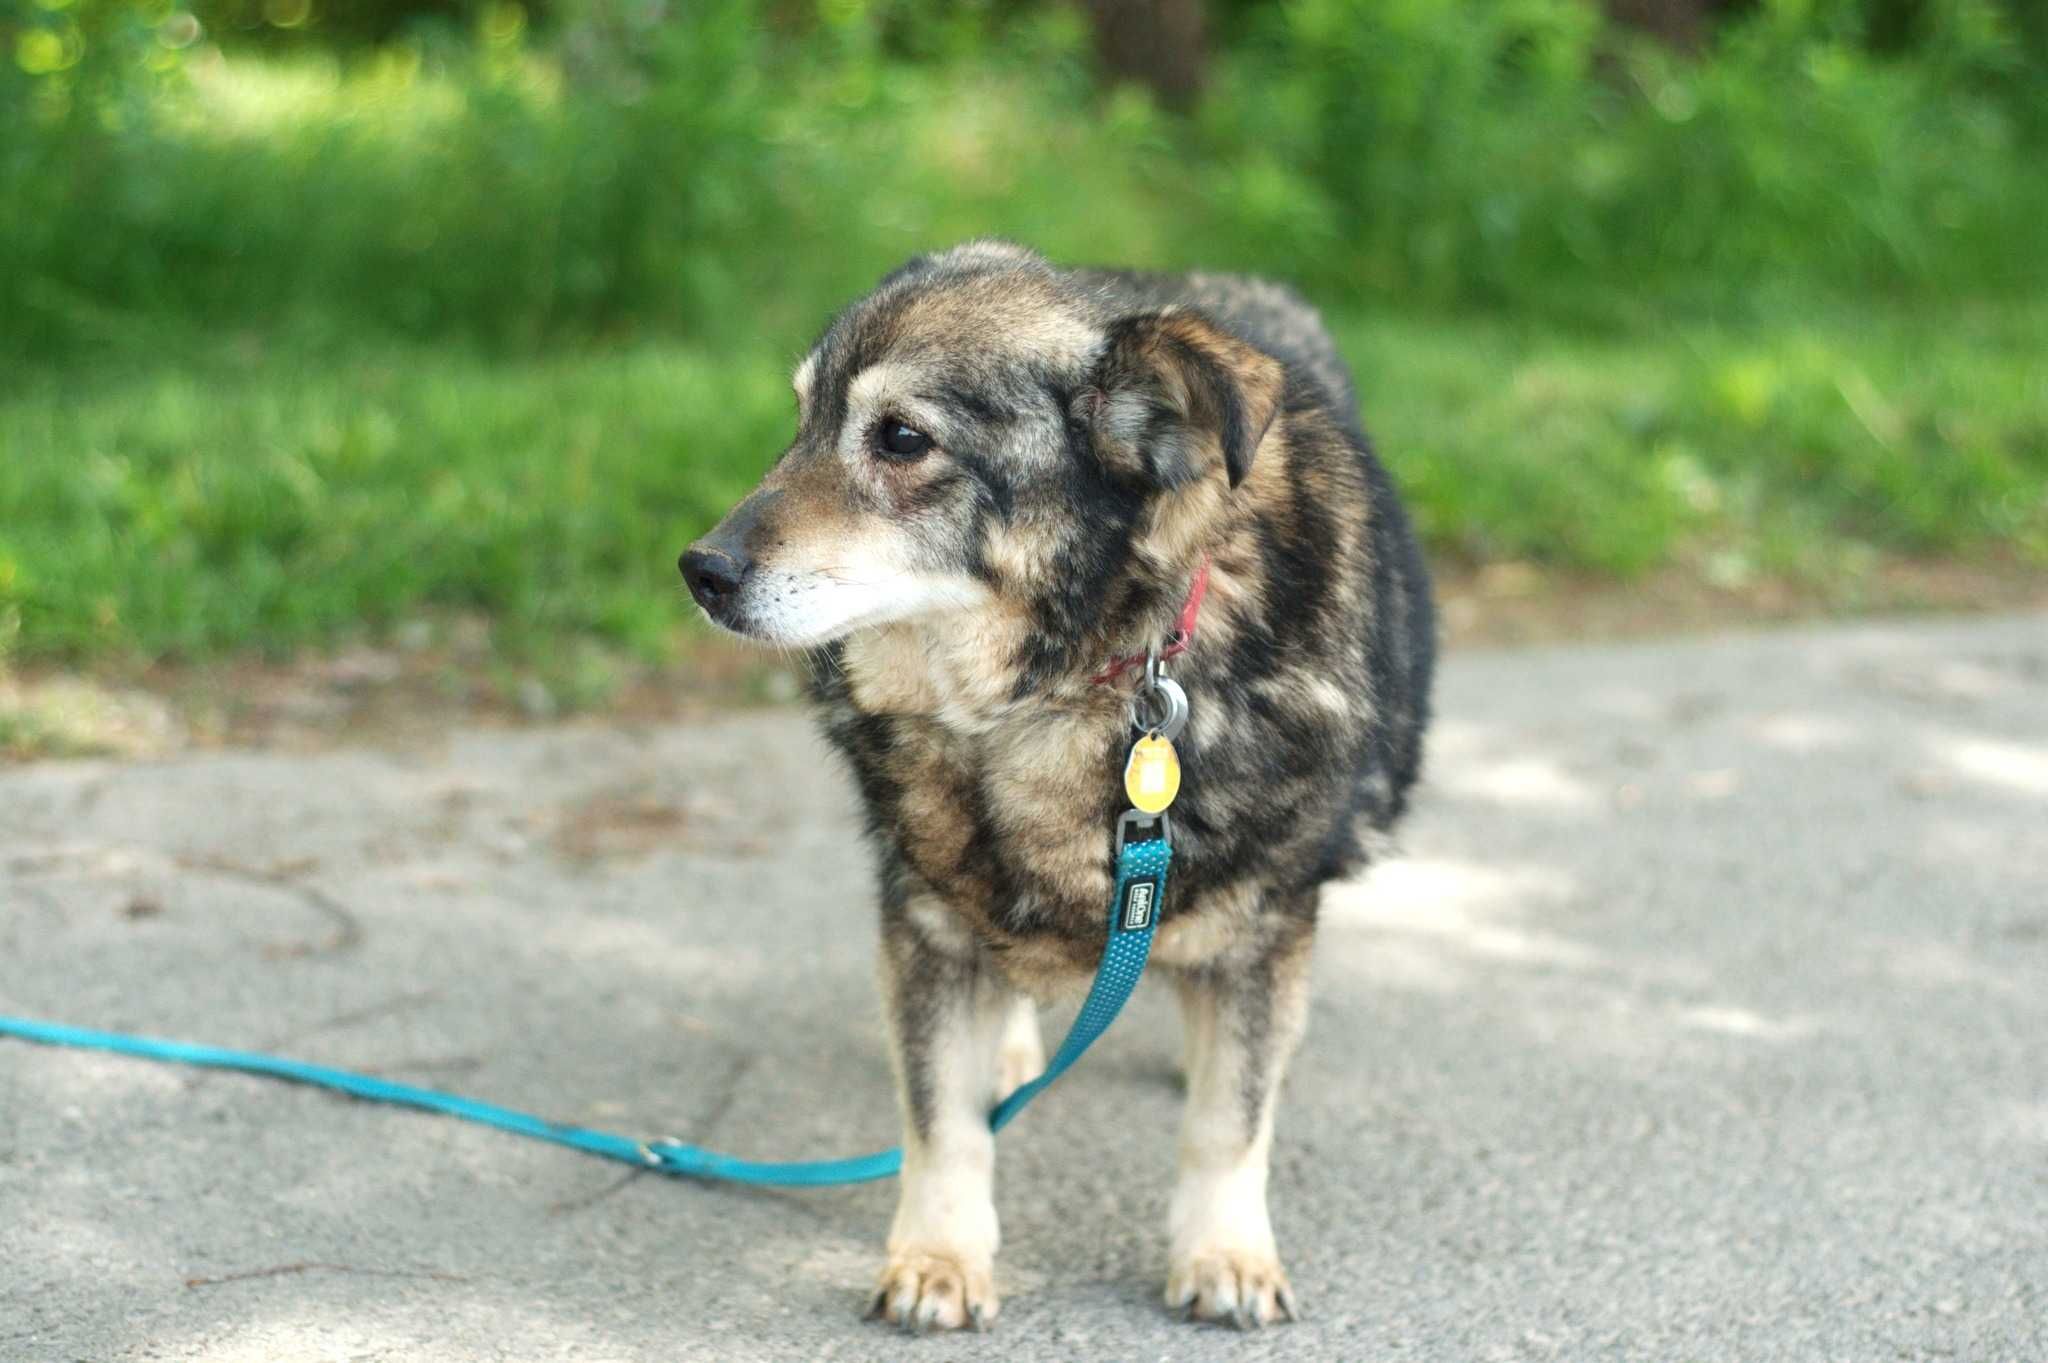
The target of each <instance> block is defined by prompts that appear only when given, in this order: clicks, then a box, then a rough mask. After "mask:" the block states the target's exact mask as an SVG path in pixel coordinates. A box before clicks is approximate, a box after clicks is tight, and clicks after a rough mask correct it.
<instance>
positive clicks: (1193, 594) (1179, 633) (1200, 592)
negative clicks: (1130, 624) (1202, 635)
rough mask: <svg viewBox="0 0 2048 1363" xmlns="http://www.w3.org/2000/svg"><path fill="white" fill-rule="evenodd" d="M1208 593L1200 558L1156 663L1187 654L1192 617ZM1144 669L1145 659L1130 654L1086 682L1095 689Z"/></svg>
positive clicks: (1205, 566)
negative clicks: (1198, 565)
mask: <svg viewBox="0 0 2048 1363" xmlns="http://www.w3.org/2000/svg"><path fill="white" fill-rule="evenodd" d="M1208 590H1209V559H1208V557H1207V556H1206V555H1204V556H1203V559H1202V566H1201V567H1199V568H1197V569H1195V580H1194V581H1193V582H1191V583H1189V584H1188V599H1187V600H1185V601H1183V602H1181V606H1180V616H1179V618H1178V619H1176V620H1175V621H1174V622H1173V637H1172V638H1171V639H1169V640H1167V642H1166V647H1165V648H1163V649H1161V650H1159V658H1160V661H1162V662H1164V661H1165V660H1166V659H1168V658H1178V657H1179V656H1180V655H1181V654H1183V653H1185V652H1187V651H1188V645H1189V644H1190V643H1191V642H1193V640H1194V637H1195V616H1196V615H1197V614H1199V613H1200V612H1201V609H1202V597H1203V596H1204V595H1206V594H1207V593H1208ZM1144 665H1145V655H1144V654H1142V653H1133V654H1131V655H1130V656H1129V657H1126V658H1118V659H1117V660H1116V661H1114V662H1112V663H1111V664H1110V665H1109V666H1108V667H1106V668H1104V669H1103V670H1102V671H1100V672H1098V673H1096V674H1095V675H1094V676H1092V677H1090V678H1089V679H1088V680H1090V681H1092V682H1094V683H1095V684H1096V685H1097V686H1101V685H1103V684H1104V683H1105V682H1113V681H1115V680H1116V679H1117V678H1118V677H1121V676H1122V675H1123V674H1124V673H1126V672H1128V671H1130V670H1131V669H1132V668H1134V667H1143V666H1144Z"/></svg>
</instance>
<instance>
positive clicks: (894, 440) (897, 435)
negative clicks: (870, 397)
mask: <svg viewBox="0 0 2048 1363" xmlns="http://www.w3.org/2000/svg"><path fill="white" fill-rule="evenodd" d="M875 443H876V445H877V447H878V448H879V449H880V450H881V452H882V455H883V457H885V458H888V459H916V458H918V457H919V456H920V455H922V454H923V453H924V452H925V451H926V450H928V449H930V448H931V447H932V438H931V437H930V436H928V435H926V434H925V433H924V432H923V431H920V430H917V429H915V428H914V427H910V426H906V425H904V424H903V423H902V422H900V421H885V422H883V423H882V426H881V429H880V430H879V431H877V432H876V433H875Z"/></svg>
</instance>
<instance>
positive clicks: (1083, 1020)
mask: <svg viewBox="0 0 2048 1363" xmlns="http://www.w3.org/2000/svg"><path fill="white" fill-rule="evenodd" d="M1172 860H1173V848H1172V845H1171V844H1170V843H1169V842H1168V841H1167V840H1166V839H1165V838H1163V837H1162V838H1159V839H1156V840H1154V841H1151V842H1140V843H1130V844H1127V845H1125V846H1124V847H1123V848H1122V849H1121V850H1120V851H1119V852H1118V854H1117V875H1116V890H1115V893H1114V894H1112V895H1111V896H1110V920H1109V941H1108V943H1107V945H1106V946H1105V947H1104V949H1103V953H1102V963H1101V964H1100V965H1099V966H1098V967H1097V968H1096V972H1095V983H1094V984H1093V985H1092V986H1091V987H1090V988H1089V990H1088V998H1087V1001H1086V1002H1084V1003H1083V1004H1082V1005H1081V1012H1080V1014H1079V1015H1078V1016H1076V1017H1075V1019H1074V1025H1073V1027H1072V1029H1071V1030H1069V1031H1068V1033H1067V1037H1066V1040H1065V1041H1062V1042H1061V1043H1060V1048H1059V1050H1058V1051H1057V1052H1055V1053H1054V1055H1053V1058H1052V1060H1051V1061H1050V1062H1049V1063H1048V1064H1047V1065H1046V1067H1045V1073H1043V1074H1041V1075H1039V1076H1038V1078H1036V1079H1034V1080H1032V1081H1031V1082H1030V1083H1028V1084H1025V1085H1023V1086H1021V1087H1019V1088H1018V1089H1017V1091H1016V1092H1015V1093H1012V1094H1011V1095H1010V1096H1009V1097H1008V1098H1006V1099H1004V1100H1003V1102H1002V1103H1001V1104H1000V1105H999V1106H998V1107H997V1108H996V1109H995V1111H994V1112H992V1113H990V1114H989V1127H990V1129H991V1130H995V1131H1000V1130H1001V1129H1002V1128H1003V1127H1004V1126H1006V1125H1008V1123H1009V1121H1010V1119H1011V1118H1012V1117H1015V1116H1016V1115H1017V1113H1018V1112H1019V1111H1021V1110H1022V1109H1023V1107H1024V1105H1025V1104H1026V1103H1028V1102H1030V1101H1031V1100H1032V1099H1033V1098H1035V1097H1036V1096H1037V1095H1038V1094H1039V1093H1040V1092H1041V1091H1042V1090H1043V1089H1044V1088H1045V1087H1046V1086H1047V1085H1048V1084H1050V1083H1052V1081H1053V1080H1055V1079H1057V1078H1059V1076H1060V1075H1062V1074H1064V1073H1065V1072H1066V1070H1067V1069H1068V1067H1069V1066H1071V1065H1072V1064H1073V1063H1074V1062H1075V1061H1076V1060H1079V1059H1080V1058H1081V1054H1082V1052H1084V1051H1086V1050H1087V1049H1088V1047H1089V1046H1090V1045H1092V1044H1094V1041H1095V1039H1096V1038H1097V1037H1099V1036H1101V1035H1102V1034H1103V1033H1104V1032H1106V1031H1108V1030H1109V1025H1110V1024H1111V1023H1112V1022H1114V1021H1116V1016H1117V1014H1118V1013H1120V1012H1122V1011H1123V1006H1124V1003H1125V1001H1126V1000H1128V999H1129V998H1130V996H1131V991H1132V990H1133V989H1135V988H1137V985H1138V979H1139V977H1140V976H1142V975H1143V974H1144V972H1145V961H1146V958H1147V957H1148V956H1150V954H1151V951H1152V933H1153V929H1154V928H1155V926H1156V925H1157V922H1158V917H1159V915H1158V911H1157V905H1158V903H1159V900H1160V897H1161V896H1162V895H1163V893H1164V892H1165V889H1166V870H1167V866H1168V864H1169V863H1170V862H1171V861H1172ZM0 1036H13V1037H19V1038H21V1039H22V1040H24V1041H36V1042H41V1043H42V1044H44V1045H46V1046H70V1047H76V1048H81V1049H85V1050H95V1051H109V1052H112V1053H113V1054H116V1055H127V1056H135V1057H137V1058H140V1059H144V1060H161V1061H165V1062H167V1063H170V1064H177V1065H196V1066H200V1067H203V1068H208V1069H221V1070H239V1071H241V1072H242V1073H244V1074H258V1075H265V1076H268V1077H270V1078H273V1079H284V1080H289V1081H291V1082H292V1083H298V1084H310V1085H312V1086H314V1087H316V1088H324V1089H329V1090H331V1091H333V1092H336V1093H343V1094H347V1095H348V1096H349V1097H351V1098H363V1099H367V1100H369V1101H371V1102H376V1103H391V1104H394V1105H397V1106H399V1107H411V1108H418V1109H420V1110H422V1111H425V1112H437V1113H440V1114H442V1115H444V1116H449V1117H459V1118H461V1119H462V1120H464V1121H469V1122H477V1123H480V1124H482V1125H484V1126H492V1127H496V1128H498V1129H499V1130H501V1131H510V1132H512V1133H513V1134H515V1135H520V1136H525V1137H528V1138H529V1139H532V1140H537V1141H552V1142H554V1143H555V1144H556V1145H565V1146H568V1147H569V1148H570V1149H572V1150H581V1151H583V1152H584V1153H585V1154H590V1155H598V1156H602V1157H603V1158H605V1159H612V1160H618V1161H619V1162H621V1163H623V1164H636V1165H640V1166H642V1167H645V1168H651V1169H657V1170H660V1171H661V1172H662V1173H665V1174H676V1175H682V1176H687V1177H691V1178H706V1179H717V1180H720V1181H723V1182H727V1183H753V1184H762V1185H772V1186H776V1187H826V1186H830V1185H834V1184H841V1183H866V1182H870V1181H872V1180H875V1179H882V1178H889V1177H891V1176H893V1175H894V1174H896V1173H897V1172H898V1171H900V1170H901V1169H902V1167H903V1151H902V1150H901V1149H900V1148H898V1149H892V1150H879V1151H876V1152H875V1153H874V1154H872V1155H857V1156H853V1157H851V1158H847V1159H835V1160H749V1159H740V1158H738V1157H736V1156H733V1155H722V1154H720V1153H719V1152H717V1151H716V1150H706V1149H703V1148H702V1147H700V1146H695V1145H687V1144H684V1143H683V1142H681V1141H668V1140H661V1141H636V1140H632V1139H629V1138H628V1137H625V1136H619V1135H615V1134H613V1133H611V1132H609V1131H597V1130H593V1129H591V1128H589V1127H582V1126H570V1125H567V1124H566V1123H562V1122H551V1121H548V1120H546V1119H545V1118H542V1117H536V1116H534V1115H533V1114H531V1113H527V1112H519V1111H517V1110H515V1109H512V1108H507V1107H499V1106H498V1105H496V1104H495V1103H485V1102H480V1101H478V1100H477V1099H474V1098H464V1097H461V1096H460V1095H458V1094H453V1093H441V1092H438V1091H436V1090H434V1089H425V1088H419V1087H416V1086H414V1085H412V1084H400V1083H394V1082H393V1081H391V1080H388V1079H378V1078H376V1077H374V1076H372V1075H367V1074H358V1073H356V1072H354V1071H352V1070H338V1069H332V1068H329V1067H328V1066H325V1065H311V1064H307V1063H306V1062H305V1061H302V1060H289V1059H286V1058H284V1057H282V1056H274V1055H264V1054H262V1053H260V1052H256V1051H236V1050H229V1049H227V1048H225V1047H221V1046H202V1045H197V1044H195V1043H192V1042H188V1041H168V1040H164V1039H161V1038H157V1037H146V1036H133V1035H130V1034H127V1033H123V1032H96V1031H92V1030H90V1029H87V1028H84V1027H67V1026H65V1025H63V1024H62V1023H56V1022H38V1021H36V1020H34V1019H31V1018H17V1017H8V1016H6V1015H4V1014H0Z"/></svg>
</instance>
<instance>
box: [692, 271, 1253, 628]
mask: <svg viewBox="0 0 2048 1363" xmlns="http://www.w3.org/2000/svg"><path fill="white" fill-rule="evenodd" d="M794 384H795V388H796V399H797V432H796V438H795V440H794V441H793V442H792V443H791V444H790V447H789V449H788V450H787V451H786V452H784V454H783V455H782V457H781V458H780V459H779V460H778V461H777V462H776V463H775V465H774V467H773V468H771V469H770V470H769V472H768V474H767V476H766V477H765V478H764V479H763V480H762V482H761V486H760V487H759V488H758V489H756V490H755V491H754V492H753V493H752V494H751V495H750V496H748V497H747V498H746V500H744V501H743V502H741V503H740V504H739V505H738V506H737V507H735V508H733V510H732V511H731V512H730V513H728V514H727V516H726V517H725V519H724V520H723V521H721V522H720V523H719V525H718V526H717V528H715V529H714V530H713V531H712V532H711V533H710V534H709V535H707V536H705V537H704V538H703V539H702V540H699V541H698V542H697V543H696V544H694V545H692V546H691V547H690V549H689V550H688V551H687V552H686V553H684V555H683V556H682V561H681V567H682V572H683V577H684V579H685V581H686V582H687V583H688V584H689V588H690V591H691V594H692V595H693V596H695V597H696V599H697V602H698V604H699V605H701V606H702V607H703V608H704V611H705V613H706V614H707V615H709V616H710V617H711V619H712V620H714V621H715V622H717V623H718V624H720V625H722V626H724V627H725V628H727V629H729V630H732V631H734V632H735V633H738V634H742V635H746V636H748V637H751V638H755V639H759V640H763V641H766V642H772V643H778V644H784V645H795V646H812V645H820V644H825V643H828V642H830V641H832V640H834V639H838V638H841V637H844V636H846V635H848V634H850V633H852V632H853V631H855V630H859V629H862V628H864V627H868V626H875V625H882V624H887V623H890V622H893V621H900V620H906V619H911V618H914V617H921V616H933V615H939V614H947V613H950V614H957V615H962V616H967V617H971V616H973V615H974V614H976V613H980V612H988V611H991V610H996V611H1009V612H1011V613H1012V614H1016V613H1019V612H1021V613H1023V614H1025V615H1026V616H1028V618H1029V619H1030V621H1031V633H1032V634H1033V635H1034V636H1036V638H1035V642H1033V644H1032V645H1031V647H1032V648H1033V649H1036V650H1039V651H1041V652H1043V651H1048V650H1058V649H1059V648H1061V647H1062V646H1067V645H1072V644H1076V643H1078V642H1079V640H1080V639H1081V637H1082V636H1084V635H1085V634H1086V633H1087V632H1088V631H1089V630H1090V629H1091V628H1093V627H1095V625H1096V624H1097V623H1098V622H1099V619H1100V615H1101V612H1102V611H1103V609H1105V607H1109V606H1120V607H1121V608H1125V609H1128V608H1129V607H1130V606H1131V604H1132V599H1133V597H1134V595H1136V596H1139V597H1142V596H1143V595H1144V594H1145V593H1147V592H1159V593H1169V592H1170V593H1171V594H1173V595H1174V597H1175V599H1177V597H1178V594H1179V593H1180V592H1182V591H1184V590H1185V589H1186V582H1187V573H1188V572H1189V571H1191V569H1192V566H1193V564H1194V563H1195V562H1198V561H1199V559H1200V556H1201V553H1202V552H1203V550H1204V548H1205V547H1206V546H1205V545H1204V544H1202V543H1201V542H1200V541H1201V539H1202V536H1203V531H1204V529H1205V527H1206V526H1208V525H1209V524H1211V523H1213V521H1214V520H1215V518H1216V517H1217V516H1218V515H1220V513H1221V509H1222V507H1223V506H1224V505H1225V503H1226V501H1227V499H1228V498H1229V496H1230V495H1231V491H1232V489H1234V488H1236V487H1237V485H1238V484H1239V483H1240V482H1241V481H1243V479H1244V478H1245V477H1246V475H1247V472H1248V470H1249V469H1250V467H1251V464H1252V459H1253V455H1254V453H1255V452H1256V451H1257V449H1258V447H1259V443H1260V441H1261V440H1262V439H1263V438H1264V436H1265V433H1266V430H1267V428H1268V426H1269V425H1270V424H1271V422H1272V420H1273V417H1274V414H1275V411H1276V410H1277V408H1278V405H1279V400H1280V393H1281V371H1280V367H1279V365H1278V364H1277V363H1276V362H1275V361H1274V360H1272V359H1271V358H1270V357H1268V356H1267V355H1265V354H1263V353H1262V352H1260V351H1258V350H1256V349H1254V348H1252V347H1251V346H1249V345H1247V344H1245V343H1244V342H1243V341H1241V340H1239V339H1237V338H1236V337H1234V336H1232V335H1230V334H1229V333H1227V332H1225V331H1223V330H1222V329H1220V328H1219V327H1217V326H1215V325H1213V324H1212V323H1210V322H1209V321H1207V320H1206V319H1204V318H1203V317H1201V316H1200V315H1198V314H1196V313H1193V312H1189V311H1185V310H1176V309H1164V310H1150V311H1135V312H1120V311H1119V310H1117V309H1116V308H1114V307H1112V306H1111V305H1110V304H1109V303H1108V302H1107V301H1106V300H1105V297H1104V294H1103V292H1102V291H1101V290H1099V289H1091V288H1086V287H1082V286H1081V285H1080V284H1078V283H1077V282H1075V281H1074V280H1072V279H1070V278H1069V277H1067V276H1064V275H1062V274H1061V273H1060V272H1058V271H1056V270H1054V269H1053V268H1051V267H1050V266H1048V265H1047V264H1046V262H1045V261H1044V260H1043V259H1041V258H1040V257H1038V256H1036V255H1034V254H1032V253H1031V252H1029V251H1026V250H1024V249H1022V248H1020V247H1016V246H1011V245H1008V244H1006V243H1000V242H975V243H970V244H968V245H966V246H961V247H957V248H955V249H953V250H950V251H947V252H944V253H942V254H938V255H933V256H925V257H920V258H919V259H917V260H914V261H912V262H911V263H909V264H908V265H906V266H904V267H903V268H902V269H900V270H897V271H896V272H895V273H894V274H891V275H889V276H888V277H887V278H886V279H884V280H883V281H882V283H881V284H880V286H879V287H877V288H876V290H875V291H874V292H873V293H872V294H870V295H869V296H868V297H866V298H864V299H862V300H861V301H860V302H858V303H856V304H854V305H853V306H852V307H850V308H848V309H847V310H846V311H845V312H844V313H842V314H841V315H840V316H839V317H838V318H837V319H835V320H834V321H833V323H832V324H831V326H830V327H828V328H827V329H826V331H825V334H824V336H823V337H822V338H821V339H820V340H819V341H818V343H817V345H816V346H814V347H813V348H812V350H811V352H810V353H809V354H808V355H807V356H806V357H805V358H804V360H803V362H802V364H801V365H799V366H798V368H797V371H796V376H795V380H794ZM1020 662H1022V663H1024V664H1026V665H1027V666H1028V665H1029V663H1030V662H1031V660H1028V659H1020Z"/></svg>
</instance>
